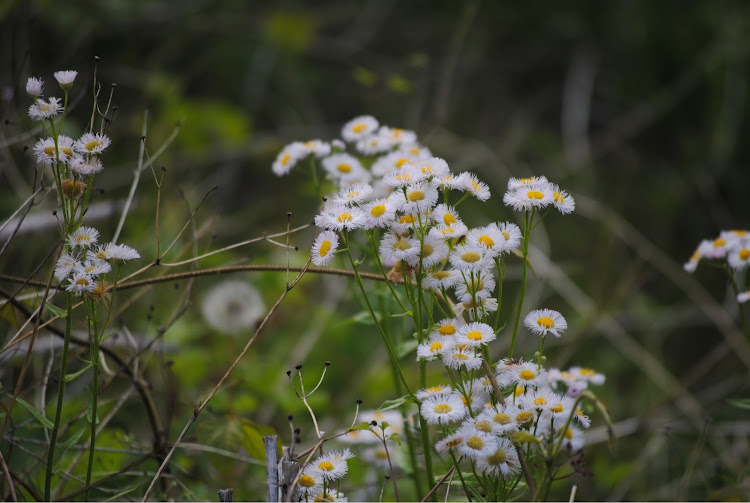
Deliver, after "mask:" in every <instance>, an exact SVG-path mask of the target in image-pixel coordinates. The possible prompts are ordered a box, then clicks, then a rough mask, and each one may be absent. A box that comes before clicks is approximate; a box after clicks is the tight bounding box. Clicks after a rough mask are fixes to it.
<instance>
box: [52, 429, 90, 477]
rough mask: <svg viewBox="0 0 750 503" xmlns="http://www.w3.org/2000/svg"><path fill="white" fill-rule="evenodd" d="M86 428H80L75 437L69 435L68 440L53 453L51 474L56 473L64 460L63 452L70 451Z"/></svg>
mask: <svg viewBox="0 0 750 503" xmlns="http://www.w3.org/2000/svg"><path fill="white" fill-rule="evenodd" d="M86 430H87V428H81V429H80V430H78V432H77V433H76V434H75V435H71V436H70V437H68V439H67V440H66V441H65V442H63V444H62V445H61V446H60V447H59V448H58V449H57V451H56V452H55V462H54V463H52V473H58V472H59V471H60V468H61V466H60V465H62V460H63V459H64V458H65V452H66V451H67V450H68V449H70V448H71V447H72V446H73V444H75V443H76V442H78V441H79V440H80V439H81V437H82V436H83V434H84V433H86Z"/></svg>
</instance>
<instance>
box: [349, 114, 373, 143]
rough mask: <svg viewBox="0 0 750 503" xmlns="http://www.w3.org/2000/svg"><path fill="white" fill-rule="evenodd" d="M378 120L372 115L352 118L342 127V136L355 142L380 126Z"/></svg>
mask: <svg viewBox="0 0 750 503" xmlns="http://www.w3.org/2000/svg"><path fill="white" fill-rule="evenodd" d="M378 125H379V124H378V121H377V119H375V117H372V116H370V115H360V116H359V117H355V118H354V119H352V120H350V121H349V122H347V123H346V124H344V127H343V128H342V129H341V137H342V138H343V139H344V140H345V141H347V142H350V143H351V142H355V141H357V140H359V139H361V138H364V137H365V136H369V135H370V133H372V132H373V131H375V130H376V129H377V128H378Z"/></svg>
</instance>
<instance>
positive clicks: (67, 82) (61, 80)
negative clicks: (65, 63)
mask: <svg viewBox="0 0 750 503" xmlns="http://www.w3.org/2000/svg"><path fill="white" fill-rule="evenodd" d="M76 75H78V72H76V71H75V70H63V71H59V72H55V73H54V76H55V80H57V83H58V84H60V87H62V88H63V89H66V88H70V87H72V86H73V81H74V80H75V79H76Z"/></svg>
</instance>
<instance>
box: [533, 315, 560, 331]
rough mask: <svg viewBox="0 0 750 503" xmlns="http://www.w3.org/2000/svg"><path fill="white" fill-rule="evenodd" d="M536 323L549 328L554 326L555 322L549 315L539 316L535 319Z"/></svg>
mask: <svg viewBox="0 0 750 503" xmlns="http://www.w3.org/2000/svg"><path fill="white" fill-rule="evenodd" d="M536 324H537V325H539V326H540V327H544V328H546V329H550V328H552V327H554V326H555V322H554V321H553V320H552V318H550V317H549V316H542V317H541V318H539V319H538V320H536Z"/></svg>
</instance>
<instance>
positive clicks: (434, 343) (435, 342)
mask: <svg viewBox="0 0 750 503" xmlns="http://www.w3.org/2000/svg"><path fill="white" fill-rule="evenodd" d="M451 346H452V343H451V342H450V340H443V338H432V339H430V340H428V341H426V342H423V343H421V344H420V345H419V346H417V360H430V359H432V358H436V357H439V356H440V355H442V354H443V352H444V351H445V350H446V349H449V348H450V347H451Z"/></svg>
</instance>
